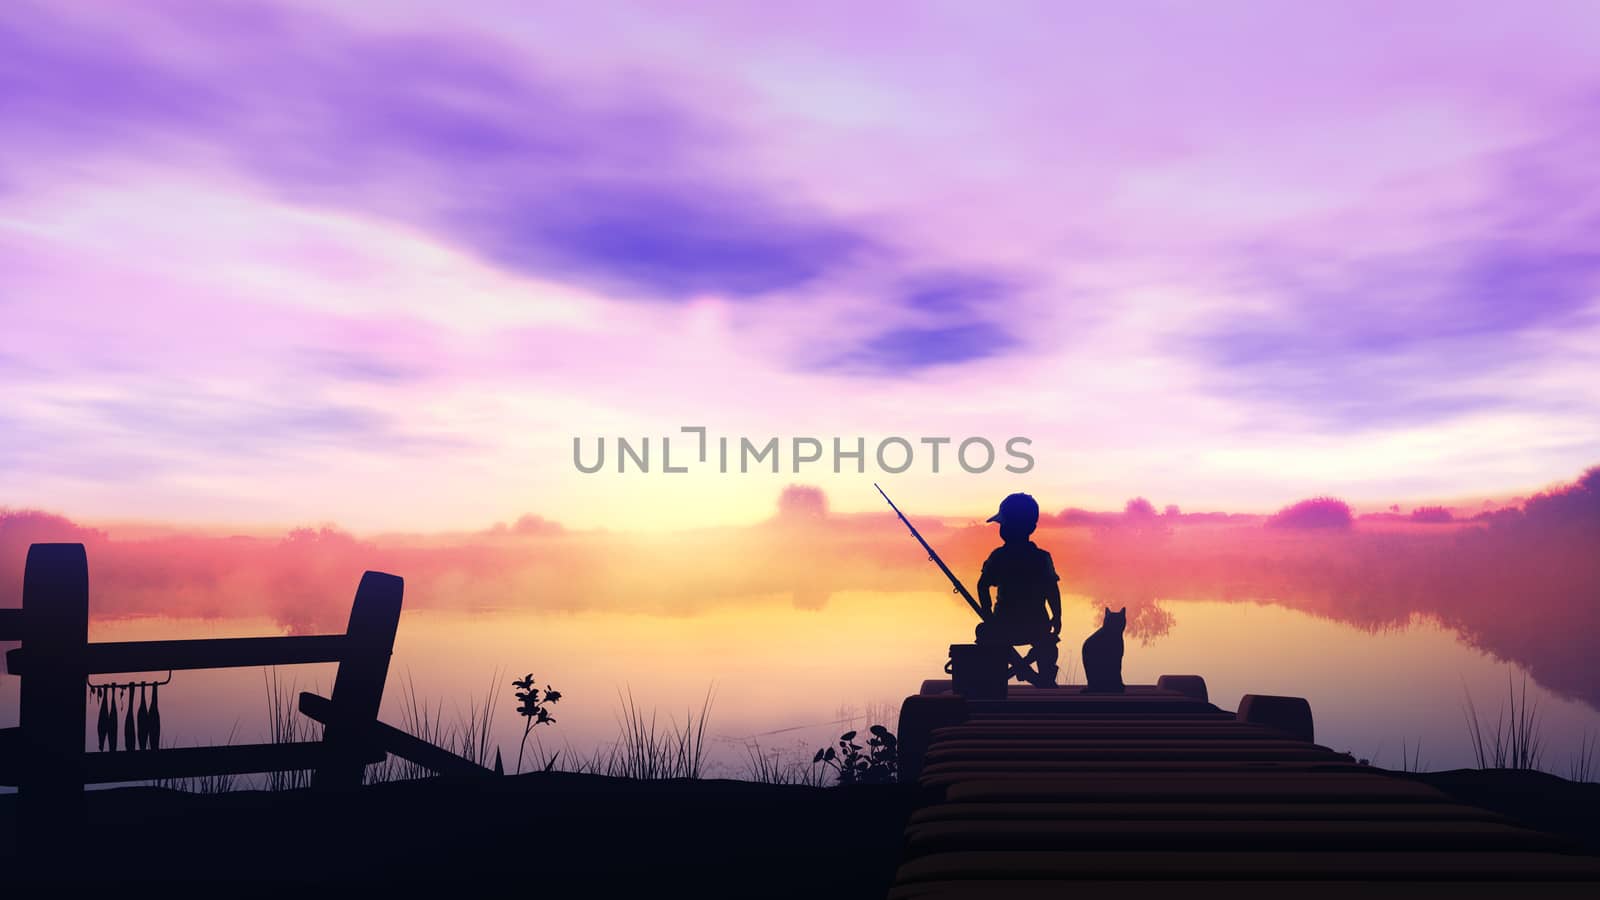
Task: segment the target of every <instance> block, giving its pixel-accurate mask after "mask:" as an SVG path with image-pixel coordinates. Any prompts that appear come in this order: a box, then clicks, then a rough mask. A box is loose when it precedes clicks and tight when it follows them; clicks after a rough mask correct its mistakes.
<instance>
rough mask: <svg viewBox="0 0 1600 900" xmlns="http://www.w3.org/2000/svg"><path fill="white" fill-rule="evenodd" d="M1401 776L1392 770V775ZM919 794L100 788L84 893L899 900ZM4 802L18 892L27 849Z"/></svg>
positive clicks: (1598, 842)
mask: <svg viewBox="0 0 1600 900" xmlns="http://www.w3.org/2000/svg"><path fill="white" fill-rule="evenodd" d="M1378 771H1383V770H1378ZM1386 774H1390V775H1392V776H1394V777H1396V778H1404V779H1409V780H1415V781H1421V782H1424V783H1426V784H1429V785H1432V786H1433V787H1436V788H1438V789H1440V790H1442V791H1444V792H1445V793H1448V794H1450V795H1452V796H1453V797H1455V798H1456V799H1458V800H1461V801H1462V802H1466V803H1470V804H1473V805H1476V806H1481V807H1484V808H1487V809H1490V810H1494V811H1496V812H1498V813H1500V814H1502V815H1504V816H1506V817H1507V818H1509V819H1512V820H1515V821H1517V822H1519V823H1521V824H1524V825H1526V826H1529V827H1532V828H1535V829H1538V830H1541V831H1546V832H1550V833H1552V834H1557V835H1561V836H1563V837H1566V838H1569V839H1571V840H1573V841H1574V842H1575V843H1578V844H1581V845H1583V846H1584V847H1585V848H1587V850H1588V851H1589V852H1592V853H1597V854H1600V818H1597V817H1596V816H1595V815H1594V810H1595V809H1600V784H1578V783H1573V782H1570V781H1566V780H1565V779H1562V778H1558V777H1556V776H1553V775H1547V774H1544V773H1540V772H1520V771H1512V770H1474V769H1458V770H1453V771H1445V772H1429V773H1420V774H1419V773H1404V772H1388V773H1386ZM921 799H922V798H921V797H920V796H919V793H918V789H917V788H915V787H914V786H910V785H876V786H872V785H861V786H852V787H830V788H815V787H805V786H799V785H771V784H760V783H754V782H745V781H729V780H682V779H679V780H666V781H630V780H626V779H619V778H609V777H605V776H598V775H577V774H572V773H564V772H552V773H530V774H525V775H520V776H515V777H508V778H499V779H444V778H439V779H427V780H422V781H411V782H393V783H389V784H379V785H372V786H369V787H364V788H361V789H359V790H356V791H349V792H338V793H327V794H319V793H314V792H312V791H308V790H298V791H280V792H269V791H237V792H230V793H224V794H216V795H201V794H188V793H181V792H177V791H171V790H166V789H161V788H150V787H131V788H115V789H110V790H102V791H91V792H89V795H88V818H89V828H88V833H89V836H88V838H87V840H86V841H85V844H84V846H83V847H82V848H77V849H73V850H72V851H70V852H69V853H67V854H66V857H65V859H63V860H61V861H60V865H61V866H62V868H61V869H60V870H59V872H60V877H61V880H62V881H64V882H67V883H94V882H117V883H127V882H153V881H169V880H176V881H188V882H191V883H194V884H196V885H197V886H198V884H200V883H205V882H230V883H234V884H247V883H253V882H268V883H277V884H292V883H296V882H299V883H307V884H310V883H327V882H341V883H349V884H353V883H357V882H363V883H369V884H370V883H389V884H394V883H399V882H411V883H424V882H425V883H434V884H437V883H449V884H452V885H466V884H474V885H491V884H493V885H499V884H505V885H507V886H510V887H524V888H526V889H527V890H528V891H530V892H534V893H536V894H537V895H539V896H543V897H567V896H572V897H578V896H584V897H610V896H629V895H659V894H665V893H669V892H670V893H671V894H672V895H679V894H684V895H688V896H694V897H697V898H708V897H756V896H759V897H791V896H792V897H819V896H826V897H829V898H839V900H844V898H853V897H861V898H867V897H872V898H881V897H883V896H884V894H885V893H886V891H887V890H888V888H889V886H890V884H891V883H892V881H893V878H894V871H895V868H896V867H897V865H898V864H899V859H900V851H901V840H902V834H903V830H904V828H905V822H906V819H907V817H908V816H909V815H910V813H911V811H912V810H913V809H915V808H916V807H917V806H918V805H919V803H920V800H921ZM15 801H16V796H15V795H14V794H11V795H5V796H0V852H3V853H4V855H5V859H3V860H0V870H3V871H4V872H6V873H8V874H7V876H6V877H5V878H3V879H0V881H3V882H7V883H9V882H10V878H11V875H12V873H17V872H18V871H19V864H20V863H22V862H24V861H23V860H20V859H18V858H17V857H16V856H15V852H14V850H13V848H14V847H15V846H16V845H15V838H16V834H15Z"/></svg>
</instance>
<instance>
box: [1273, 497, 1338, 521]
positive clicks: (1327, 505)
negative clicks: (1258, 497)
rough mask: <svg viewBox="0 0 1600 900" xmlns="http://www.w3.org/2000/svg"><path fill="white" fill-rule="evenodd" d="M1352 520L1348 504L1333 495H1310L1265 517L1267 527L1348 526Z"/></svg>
mask: <svg viewBox="0 0 1600 900" xmlns="http://www.w3.org/2000/svg"><path fill="white" fill-rule="evenodd" d="M1353 521H1354V517H1353V516H1351V515H1350V505H1349V504H1347V503H1345V502H1344V501H1343V500H1340V499H1338V498H1335V497H1312V498H1311V499H1309V500H1301V501H1300V502H1299V503H1296V504H1294V505H1292V506H1286V507H1284V508H1283V509H1280V510H1278V511H1277V512H1276V513H1275V514H1273V516H1272V517H1271V518H1269V519H1267V527H1268V528H1349V527H1350V525H1351V523H1352V522H1353Z"/></svg>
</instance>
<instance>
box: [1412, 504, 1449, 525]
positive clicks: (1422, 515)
mask: <svg viewBox="0 0 1600 900" xmlns="http://www.w3.org/2000/svg"><path fill="white" fill-rule="evenodd" d="M1455 519H1456V517H1455V514H1453V513H1451V512H1450V510H1448V509H1445V508H1444V507H1442V506H1419V507H1417V508H1416V509H1413V510H1412V511H1411V521H1413V522H1427V523H1430V524H1436V523H1443V522H1454V521H1455Z"/></svg>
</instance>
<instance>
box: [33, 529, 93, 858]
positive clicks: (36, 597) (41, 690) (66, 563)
mask: <svg viewBox="0 0 1600 900" xmlns="http://www.w3.org/2000/svg"><path fill="white" fill-rule="evenodd" d="M22 608H23V610H24V614H25V616H26V617H27V620H26V621H27V628H26V631H27V634H26V636H25V637H24V640H25V641H26V642H27V644H26V646H28V647H29V648H31V649H32V651H33V652H34V653H37V654H38V657H39V660H40V663H39V665H38V666H36V667H35V670H34V671H33V672H32V673H31V674H29V676H28V677H26V678H24V679H22V686H21V691H20V694H21V696H20V700H21V704H20V706H21V708H20V710H19V713H18V717H17V718H18V726H19V727H20V728H21V729H22V738H21V741H22V750H23V753H22V760H21V771H19V772H18V773H17V840H18V849H19V850H20V851H21V852H22V855H23V857H24V858H25V859H27V860H28V861H29V863H30V865H35V866H39V867H41V868H40V869H39V871H38V873H37V874H40V875H46V876H48V875H49V874H50V870H49V869H48V866H50V865H52V864H53V861H54V859H55V857H56V854H58V853H59V852H60V850H61V848H63V847H73V846H77V845H78V840H79V838H80V837H82V830H83V815H84V805H83V803H84V801H83V767H82V760H83V723H84V718H83V717H84V712H83V709H84V701H83V695H84V687H83V680H84V677H85V676H86V674H87V673H86V670H85V668H84V658H83V657H84V653H83V649H84V646H85V644H86V643H87V642H88V639H89V559H88V556H87V555H86V554H85V553H84V549H83V545H82V544H34V545H32V546H30V547H29V548H28V559H27V563H26V564H25V567H24V569H23V574H22ZM18 649H20V648H18Z"/></svg>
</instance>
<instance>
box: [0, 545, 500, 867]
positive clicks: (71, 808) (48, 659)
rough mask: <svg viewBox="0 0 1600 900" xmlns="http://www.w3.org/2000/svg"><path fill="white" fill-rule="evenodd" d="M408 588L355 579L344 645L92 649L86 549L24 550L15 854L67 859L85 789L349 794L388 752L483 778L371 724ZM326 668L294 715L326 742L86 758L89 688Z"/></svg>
mask: <svg viewBox="0 0 1600 900" xmlns="http://www.w3.org/2000/svg"><path fill="white" fill-rule="evenodd" d="M403 589H404V582H403V581H402V580H401V579H400V578H398V577H396V576H394V575H388V574H385V573H383V572H367V573H365V574H364V575H362V576H361V584H360V586H359V587H358V588H357V589H356V596H355V601H354V602H353V603H352V604H351V607H350V623H349V626H348V627H347V628H346V629H345V633H344V634H329V635H311V636H292V637H258V638H223V639H218V640H193V641H132V642H115V643H96V644H91V643H89V641H88V634H89V564H88V558H87V555H86V554H85V552H84V548H83V545H82V544H34V545H33V546H31V547H29V548H28V561H27V567H26V569H25V571H24V574H23V583H22V608H21V609H7V610H0V640H6V641H21V642H22V645H21V646H20V647H18V648H16V649H14V650H12V651H10V652H9V653H7V654H6V670H7V672H8V673H9V674H12V675H20V676H22V690H21V710H20V712H19V722H20V724H19V725H18V727H16V728H9V729H5V730H4V731H0V785H15V786H16V788H17V794H18V797H17V800H18V809H17V814H18V829H17V831H18V839H19V842H20V844H21V846H19V849H20V850H22V851H23V852H24V853H27V852H28V851H29V849H30V847H32V848H34V849H37V850H42V851H60V850H61V849H62V848H65V847H69V846H73V844H71V843H69V842H71V841H72V840H73V839H74V838H75V837H76V836H77V835H78V833H79V832H80V831H81V829H82V826H83V787H84V785H85V784H97V783H109V782H120V781H142V780H147V779H158V778H177V777H187V776H199V775H225V774H241V773H247V772H280V771H294V770H311V771H312V772H313V775H312V781H311V784H312V787H313V788H318V789H338V788H354V787H357V786H359V785H360V784H361V780H362V772H363V770H364V769H365V767H366V766H367V765H368V764H370V763H375V762H381V761H382V760H383V758H384V755H385V754H386V753H393V754H394V755H396V756H400V757H403V758H405V759H409V760H411V761H413V762H416V763H418V764H419V765H422V766H424V767H426V768H429V769H431V770H433V771H435V772H439V773H441V774H449V775H487V774H491V773H490V771H489V770H488V769H485V768H484V767H482V766H480V765H478V764H476V763H473V762H471V761H469V760H467V759H464V758H462V757H460V756H457V755H455V754H453V753H450V752H449V751H446V750H443V749H441V748H439V747H435V746H433V745H432V744H429V743H427V742H425V741H422V740H419V739H418V738H415V737H413V736H411V735H409V734H406V733H405V732H403V731H400V730H399V729H396V728H392V727H390V726H388V725H385V724H383V723H382V722H380V721H378V705H379V703H380V701H381V700H382V699H383V687H384V682H385V681H386V680H387V678H388V673H389V656H390V654H391V653H392V652H393V648H394V637H395V631H396V630H397V628H398V627H399V624H400V601H401V595H402V592H403ZM327 662H333V663H338V665H339V669H338V674H337V675H336V676H335V678H334V683H333V694H332V696H331V697H327V698H325V697H320V696H317V695H316V694H301V695H300V703H299V708H300V711H301V712H302V713H303V714H304V715H306V716H308V717H310V718H313V719H315V720H317V721H319V722H321V723H322V724H323V725H324V726H325V727H324V731H323V739H322V740H321V741H305V742H297V743H275V744H244V745H229V746H225V747H184V748H153V749H145V750H128V751H123V752H112V753H100V752H95V753H87V752H85V751H84V724H85V719H84V716H85V713H84V699H83V698H84V682H85V679H86V678H87V677H88V676H90V675H95V674H105V673H113V672H151V671H163V670H168V669H220V668H234V667H241V666H282V665H295V664H301V663H327Z"/></svg>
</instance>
